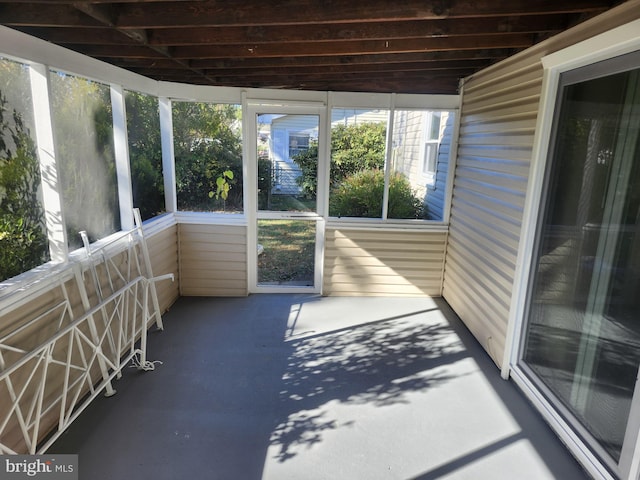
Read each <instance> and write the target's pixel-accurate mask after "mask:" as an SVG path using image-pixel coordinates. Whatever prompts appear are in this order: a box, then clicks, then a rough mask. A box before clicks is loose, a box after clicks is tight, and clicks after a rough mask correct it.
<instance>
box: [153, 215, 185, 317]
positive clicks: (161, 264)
mask: <svg viewBox="0 0 640 480" xmlns="http://www.w3.org/2000/svg"><path fill="white" fill-rule="evenodd" d="M146 239H147V246H148V248H149V257H150V258H151V269H152V270H153V275H154V276H156V277H158V276H160V275H165V274H167V273H173V275H174V276H175V281H173V282H171V281H170V280H164V281H162V282H159V283H157V284H156V291H157V292H158V302H159V304H160V311H161V312H163V313H164V312H166V311H167V310H168V309H169V307H170V306H171V305H173V303H174V302H175V301H176V300H177V299H178V297H179V296H180V289H179V285H180V278H179V275H178V226H177V225H172V226H171V227H169V228H167V229H165V230H162V231H161V232H159V233H156V234H154V235H150V236H147V237H146Z"/></svg>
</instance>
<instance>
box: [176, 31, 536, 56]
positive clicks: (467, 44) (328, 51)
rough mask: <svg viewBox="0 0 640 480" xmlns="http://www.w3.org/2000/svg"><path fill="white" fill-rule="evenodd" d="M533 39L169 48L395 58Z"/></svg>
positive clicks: (523, 44)
mask: <svg viewBox="0 0 640 480" xmlns="http://www.w3.org/2000/svg"><path fill="white" fill-rule="evenodd" d="M534 42H535V38H534V36H533V35H528V34H510V33H509V34H504V35H478V36H476V35H470V36H467V37H447V38H442V37H441V38H412V39H399V40H354V41H348V42H323V43H317V42H297V43H290V42H287V43H273V44H262V45H258V44H247V45H193V46H179V47H173V48H171V52H172V55H173V56H174V57H175V58H183V59H185V58H190V59H196V58H235V57H247V58H263V57H305V56H316V55H322V56H330V55H364V54H375V53H384V54H392V53H393V54H395V53H407V52H433V51H447V50H476V49H487V48H518V49H522V48H527V47H530V46H531V45H533V44H534Z"/></svg>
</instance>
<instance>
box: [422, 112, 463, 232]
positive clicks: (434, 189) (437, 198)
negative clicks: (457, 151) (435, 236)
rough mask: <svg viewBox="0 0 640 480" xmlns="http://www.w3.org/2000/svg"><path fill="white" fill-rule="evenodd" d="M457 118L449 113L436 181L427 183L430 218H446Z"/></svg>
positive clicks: (437, 165) (440, 149)
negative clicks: (450, 161) (450, 166)
mask: <svg viewBox="0 0 640 480" xmlns="http://www.w3.org/2000/svg"><path fill="white" fill-rule="evenodd" d="M455 118H456V117H455V114H453V113H450V114H449V115H447V120H446V122H445V123H444V126H443V131H442V137H441V139H440V146H439V147H438V158H437V160H436V175H435V181H434V182H433V183H432V184H429V185H427V193H426V197H425V205H426V206H427V218H428V219H429V220H438V221H442V220H443V219H444V204H445V200H446V193H447V177H448V175H449V160H450V158H451V142H452V140H453V124H454V121H455Z"/></svg>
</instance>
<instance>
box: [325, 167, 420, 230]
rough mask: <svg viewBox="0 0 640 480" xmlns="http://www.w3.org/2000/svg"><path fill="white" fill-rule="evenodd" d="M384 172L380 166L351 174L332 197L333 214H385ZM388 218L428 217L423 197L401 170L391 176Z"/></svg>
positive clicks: (330, 204)
mask: <svg viewBox="0 0 640 480" xmlns="http://www.w3.org/2000/svg"><path fill="white" fill-rule="evenodd" d="M383 194H384V172H383V171H382V170H380V169H369V170H361V171H359V172H356V173H355V174H353V175H351V176H349V177H347V178H345V179H344V181H343V182H342V183H341V184H340V185H339V186H338V187H336V188H334V189H333V190H332V192H331V195H330V197H329V215H331V216H334V217H367V218H381V217H382V200H383ZM387 217H388V218H424V207H423V205H422V202H421V200H420V198H418V197H416V196H415V195H414V193H413V191H412V190H411V184H410V183H409V181H408V180H407V179H406V177H405V176H404V175H402V174H401V173H395V174H393V175H392V176H391V178H390V179H389V210H388V212H387Z"/></svg>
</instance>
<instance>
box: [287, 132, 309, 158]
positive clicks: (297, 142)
mask: <svg viewBox="0 0 640 480" xmlns="http://www.w3.org/2000/svg"><path fill="white" fill-rule="evenodd" d="M307 150H309V134H304V133H291V134H289V159H292V158H293V157H295V156H296V155H299V154H301V153H304V152H306V151H307Z"/></svg>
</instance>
